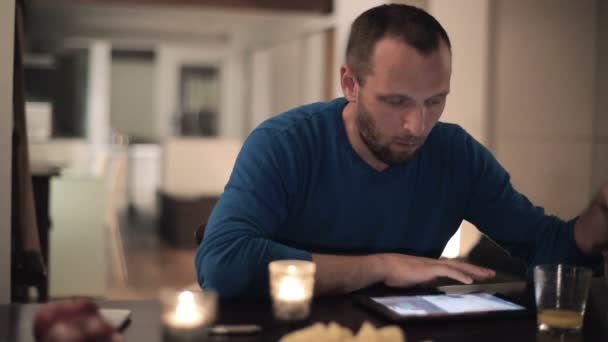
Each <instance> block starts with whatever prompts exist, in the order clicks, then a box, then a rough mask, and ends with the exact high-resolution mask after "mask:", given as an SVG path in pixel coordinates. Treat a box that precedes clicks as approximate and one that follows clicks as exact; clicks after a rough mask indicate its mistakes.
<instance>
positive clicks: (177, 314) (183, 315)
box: [166, 291, 205, 329]
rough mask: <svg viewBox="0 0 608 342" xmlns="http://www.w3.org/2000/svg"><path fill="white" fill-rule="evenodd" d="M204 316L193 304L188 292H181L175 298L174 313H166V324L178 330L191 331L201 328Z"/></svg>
mask: <svg viewBox="0 0 608 342" xmlns="http://www.w3.org/2000/svg"><path fill="white" fill-rule="evenodd" d="M204 318H205V316H204V315H203V313H202V312H201V311H200V309H199V308H198V307H197V305H196V303H195V302H194V295H193V294H192V292H190V291H184V292H181V293H180V294H179V295H178V297H177V307H176V308H175V311H169V312H167V313H166V322H167V324H168V325H169V326H172V327H175V328H179V329H189V328H190V329H191V328H196V327H200V326H202V324H203V323H204V321H205V320H204Z"/></svg>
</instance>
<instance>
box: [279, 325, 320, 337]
mask: <svg viewBox="0 0 608 342" xmlns="http://www.w3.org/2000/svg"><path fill="white" fill-rule="evenodd" d="M326 330H327V329H326V328H325V324H323V323H315V324H313V325H311V326H310V327H308V328H303V329H300V330H296V331H294V332H292V333H289V334H287V335H285V336H283V337H282V338H281V340H280V342H308V341H322V338H323V336H324V335H325V331H326Z"/></svg>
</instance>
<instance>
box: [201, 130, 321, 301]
mask: <svg viewBox="0 0 608 342" xmlns="http://www.w3.org/2000/svg"><path fill="white" fill-rule="evenodd" d="M278 134H280V132H275V131H273V130H270V129H257V130H255V131H254V132H253V133H252V134H251V135H250V136H249V137H248V138H247V140H246V141H245V143H244V145H243V148H242V149H241V151H240V153H239V156H238V157H237V160H236V163H235V166H234V169H233V171H232V175H231V176H230V180H229V182H228V184H227V185H226V188H225V190H224V193H223V194H222V196H221V198H220V200H219V201H218V203H217V205H216V207H215V208H214V209H213V212H212V214H211V216H210V218H209V222H208V223H207V227H206V230H205V236H204V239H203V242H202V243H201V245H200V246H199V248H198V250H197V254H196V262H195V263H196V271H197V274H198V281H199V283H200V284H201V286H202V287H204V288H212V289H214V290H216V291H217V292H218V293H219V295H220V296H221V297H224V298H229V297H243V296H260V295H268V284H269V281H268V263H269V262H270V261H272V260H278V259H302V260H312V256H311V254H310V253H308V252H306V251H303V250H298V249H295V248H291V247H289V246H286V245H283V244H280V243H276V242H274V241H273V236H274V234H275V232H276V231H277V229H279V228H280V227H281V225H282V224H284V222H285V220H286V217H287V212H288V205H289V202H290V198H291V197H292V196H291V195H292V194H293V191H294V190H293V189H295V179H297V175H296V173H297V170H298V169H297V167H296V157H294V155H295V154H296V153H289V152H288V150H287V146H288V144H287V143H286V141H284V140H285V139H283V140H281V139H279V137H278Z"/></svg>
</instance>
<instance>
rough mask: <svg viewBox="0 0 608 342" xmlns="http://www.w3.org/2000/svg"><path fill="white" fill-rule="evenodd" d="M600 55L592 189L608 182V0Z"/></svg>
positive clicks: (600, 35)
mask: <svg viewBox="0 0 608 342" xmlns="http://www.w3.org/2000/svg"><path fill="white" fill-rule="evenodd" d="M598 6H599V7H600V8H599V10H598V14H599V23H598V24H599V27H598V28H599V31H598V37H597V40H596V41H597V43H598V55H597V71H596V77H597V79H596V82H597V83H596V87H597V88H596V91H595V96H596V102H595V104H596V107H595V118H594V120H593V127H594V128H595V132H594V139H593V142H594V144H593V178H592V182H591V188H592V191H596V190H597V188H598V187H599V186H600V184H602V183H603V182H608V96H606V92H607V91H608V63H606V61H608V1H599V5H598Z"/></svg>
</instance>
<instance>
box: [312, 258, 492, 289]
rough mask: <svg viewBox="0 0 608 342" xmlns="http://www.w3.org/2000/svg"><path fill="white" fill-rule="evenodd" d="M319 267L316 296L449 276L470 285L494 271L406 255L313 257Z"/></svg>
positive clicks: (397, 285)
mask: <svg viewBox="0 0 608 342" xmlns="http://www.w3.org/2000/svg"><path fill="white" fill-rule="evenodd" d="M312 259H313V261H314V262H315V263H316V264H317V272H316V276H315V295H323V294H333V293H346V292H352V291H355V290H358V289H361V288H364V287H367V286H370V285H372V284H375V283H384V284H386V285H388V286H392V287H411V286H415V285H420V284H425V283H429V282H431V281H433V280H435V279H436V278H438V277H447V278H452V279H454V280H457V281H460V282H462V283H465V284H470V283H472V282H473V280H483V279H487V278H491V277H493V276H494V275H495V272H494V271H492V270H489V269H486V268H483V267H478V266H474V265H471V264H467V263H465V262H462V261H458V260H449V259H439V260H438V259H432V258H423V257H415V256H410V255H403V254H371V255H363V256H340V255H327V254H313V256H312Z"/></svg>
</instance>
